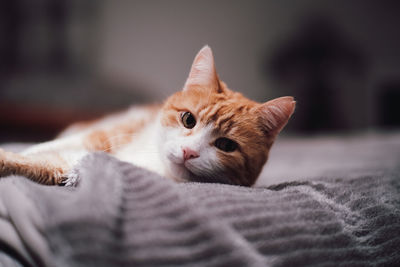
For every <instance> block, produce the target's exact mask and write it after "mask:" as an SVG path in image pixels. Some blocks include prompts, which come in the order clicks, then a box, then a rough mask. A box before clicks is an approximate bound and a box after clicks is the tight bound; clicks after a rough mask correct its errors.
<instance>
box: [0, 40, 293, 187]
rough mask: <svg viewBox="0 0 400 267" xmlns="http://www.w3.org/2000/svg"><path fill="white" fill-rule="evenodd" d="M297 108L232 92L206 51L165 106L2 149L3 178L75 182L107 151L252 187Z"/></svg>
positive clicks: (168, 173) (181, 177)
mask: <svg viewBox="0 0 400 267" xmlns="http://www.w3.org/2000/svg"><path fill="white" fill-rule="evenodd" d="M294 108H295V102H294V101H293V98H292V97H281V98H277V99H274V100H271V101H268V102H266V103H257V102H254V101H251V100H249V99H247V98H245V97H244V96H243V95H241V94H240V93H237V92H233V91H231V90H229V89H228V88H227V86H226V84H225V83H223V82H222V81H220V80H219V78H218V75H217V72H216V70H215V65H214V58H213V55H212V51H211V49H210V48H209V47H208V46H205V47H204V48H203V49H201V50H200V52H199V53H198V54H197V56H196V57H195V59H194V62H193V65H192V67H191V70H190V74H189V77H188V79H187V81H186V83H185V85H184V87H183V90H181V91H179V92H177V93H175V94H173V95H172V96H170V97H169V98H168V99H167V100H166V101H165V102H164V104H162V105H158V106H142V107H133V108H131V109H129V110H127V111H125V112H122V113H119V114H113V115H110V116H107V117H105V118H103V119H100V120H97V121H94V122H90V123H78V124H74V125H72V126H71V127H69V128H67V129H66V130H65V131H64V132H63V133H62V134H61V135H60V136H59V137H58V138H57V139H55V140H53V141H50V142H46V143H42V144H38V145H34V146H32V147H30V148H28V149H27V150H25V151H23V152H21V153H19V154H15V153H11V152H6V151H3V150H1V149H0V176H5V175H9V174H19V175H24V176H26V177H28V178H30V179H32V180H34V181H36V182H39V183H42V184H67V185H68V184H74V183H75V182H76V181H75V179H76V177H74V175H73V173H72V172H71V170H72V169H73V167H74V166H75V165H76V164H77V163H79V161H80V160H81V159H82V157H84V156H85V155H86V154H88V153H90V152H93V151H104V152H107V153H110V154H112V155H113V156H115V157H116V158H118V159H120V160H123V161H127V162H130V163H133V164H135V165H137V166H141V167H144V168H146V169H148V170H151V171H154V172H156V173H159V174H160V175H161V176H164V177H167V178H170V179H173V180H175V181H206V182H220V183H228V184H236V185H244V186H251V185H253V184H254V183H255V181H256V179H257V177H258V175H259V173H260V171H261V169H262V167H263V165H264V164H265V162H266V161H267V159H268V154H269V150H270V148H271V146H272V144H273V142H274V140H275V138H276V136H277V134H278V133H279V132H280V131H281V130H282V128H283V127H284V126H285V124H286V123H287V122H288V120H289V118H290V116H291V115H292V113H293V111H294Z"/></svg>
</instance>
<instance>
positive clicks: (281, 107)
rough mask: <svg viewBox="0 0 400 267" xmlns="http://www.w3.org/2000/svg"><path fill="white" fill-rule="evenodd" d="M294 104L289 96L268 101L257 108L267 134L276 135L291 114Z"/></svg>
mask: <svg viewBox="0 0 400 267" xmlns="http://www.w3.org/2000/svg"><path fill="white" fill-rule="evenodd" d="M295 106H296V102H295V101H294V99H293V97H291V96H284V97H279V98H276V99H273V100H271V101H268V102H266V103H264V104H261V105H260V106H259V107H258V111H259V114H260V116H261V123H262V124H263V126H264V128H265V129H266V131H267V132H268V133H271V134H273V135H276V134H278V133H279V132H280V131H281V130H282V128H283V127H284V126H285V125H286V123H287V122H288V121H289V118H290V116H291V115H292V114H293V112H294V109H295Z"/></svg>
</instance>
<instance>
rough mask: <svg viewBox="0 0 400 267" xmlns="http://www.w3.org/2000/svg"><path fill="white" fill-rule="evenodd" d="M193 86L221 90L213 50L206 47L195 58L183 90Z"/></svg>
mask: <svg viewBox="0 0 400 267" xmlns="http://www.w3.org/2000/svg"><path fill="white" fill-rule="evenodd" d="M192 86H201V87H205V88H210V89H214V90H218V89H219V80H218V75H217V71H216V70H215V65H214V57H213V53H212V51H211V48H210V47H209V46H208V45H206V46H204V47H203V48H202V49H201V50H200V51H199V53H197V55H196V57H195V58H194V61H193V64H192V68H191V70H190V73H189V77H188V78H187V80H186V83H185V86H184V87H183V90H187V89H189V88H190V87H192Z"/></svg>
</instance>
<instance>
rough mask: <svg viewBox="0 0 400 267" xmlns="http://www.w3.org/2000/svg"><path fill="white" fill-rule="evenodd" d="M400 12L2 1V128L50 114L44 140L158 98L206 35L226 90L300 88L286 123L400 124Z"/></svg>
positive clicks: (324, 128)
mask: <svg viewBox="0 0 400 267" xmlns="http://www.w3.org/2000/svg"><path fill="white" fill-rule="evenodd" d="M399 11H400V9H399V4H398V2H397V1H370V0H368V1H344V0H341V1H319V0H308V1H307V0H303V1H291V2H288V1H254V0H250V1H244V0H243V1H233V0H230V1H228V0H219V1H211V0H203V1H184V0H169V1H154V0H148V1H144V0H143V1H124V0H101V1H93V0H88V1H77V0H71V1H68V0H59V1H52V0H37V1H28V0H3V1H1V2H0V13H1V16H0V56H1V60H0V67H1V68H0V125H2V128H3V129H7V131H4V130H3V135H2V134H0V139H3V140H10V138H11V137H12V136H14V137H15V136H16V135H14V134H11V137H10V134H8V135H4V132H12V129H14V132H13V133H17V132H19V133H20V132H21V131H22V132H25V130H24V129H31V128H32V127H31V126H32V125H39V126H38V127H37V128H42V129H45V128H46V126H49V125H53V126H52V127H48V133H49V134H47V135H46V134H45V133H42V134H38V135H37V136H38V138H35V140H37V139H44V138H48V136H50V133H51V134H54V133H55V132H56V131H58V130H59V129H60V128H61V127H62V126H64V125H66V124H68V123H70V122H71V121H72V120H76V119H84V118H90V117H93V116H95V115H96V114H101V113H104V112H109V111H110V110H115V109H118V108H122V107H125V106H127V105H129V104H131V103H137V102H147V101H154V100H162V99H164V98H165V97H167V96H168V95H170V94H171V93H173V92H175V91H177V90H180V89H181V87H182V85H183V83H184V81H185V79H186V76H187V74H188V72H189V68H190V65H191V62H192V60H193V58H194V56H195V54H196V53H197V51H198V50H199V49H200V48H201V47H202V46H203V45H205V44H208V45H210V46H211V48H212V49H213V51H214V55H215V58H216V65H217V70H218V72H219V74H220V77H221V78H222V79H223V80H224V81H225V82H226V83H227V84H228V86H229V87H230V88H231V89H234V90H237V91H240V92H243V93H244V94H245V95H246V96H248V97H250V98H252V99H255V100H257V101H266V100H268V99H271V98H273V97H278V96H282V95H293V96H295V98H296V99H297V101H298V106H297V111H296V114H295V117H294V119H293V120H292V122H291V123H290V124H289V127H288V131H287V132H290V131H292V132H303V133H314V132H331V131H338V130H339V131H349V130H360V129H361V130H363V129H364V130H365V129H371V128H375V127H386V126H390V127H398V126H399V125H400V123H399V120H398V117H400V116H398V109H397V104H396V103H397V102H395V101H393V99H394V98H396V97H398V96H399V88H400V79H399V77H400V52H399V51H398V47H400V38H399V34H398V25H399V22H400V19H399V16H398V14H399ZM35 112H36V113H35ZM35 114H36V115H35ZM49 114H53V115H54V116H53V117H51V116H48V118H47V119H45V117H46V116H47V115H49ZM34 115H35V116H36V117H35V116H34ZM41 118H43V120H41ZM41 122H42V123H41ZM1 136H3V137H1ZM39 137H40V138H39ZM27 139H29V138H27Z"/></svg>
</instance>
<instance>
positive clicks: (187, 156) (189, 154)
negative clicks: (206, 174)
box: [182, 147, 199, 161]
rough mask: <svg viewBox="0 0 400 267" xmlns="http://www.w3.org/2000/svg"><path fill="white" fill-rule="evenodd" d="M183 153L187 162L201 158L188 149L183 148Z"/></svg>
mask: <svg viewBox="0 0 400 267" xmlns="http://www.w3.org/2000/svg"><path fill="white" fill-rule="evenodd" d="M182 151H183V159H184V160H185V161H186V160H188V159H195V158H198V157H199V153H197V152H196V151H194V150H192V149H190V148H188V147H182Z"/></svg>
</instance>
